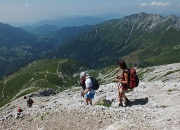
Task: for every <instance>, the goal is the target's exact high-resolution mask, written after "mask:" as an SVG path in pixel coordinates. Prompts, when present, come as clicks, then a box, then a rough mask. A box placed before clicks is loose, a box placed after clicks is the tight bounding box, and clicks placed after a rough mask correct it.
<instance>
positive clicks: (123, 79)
mask: <svg viewBox="0 0 180 130" xmlns="http://www.w3.org/2000/svg"><path fill="white" fill-rule="evenodd" d="M118 64H119V67H120V69H121V70H123V72H122V74H119V75H117V77H116V82H119V83H120V84H119V85H118V99H119V106H123V104H122V99H123V98H124V105H127V104H128V103H130V101H129V99H128V98H127V97H126V95H125V92H126V91H127V89H128V85H129V69H128V67H127V65H126V63H125V62H124V61H123V60H119V61H118Z"/></svg>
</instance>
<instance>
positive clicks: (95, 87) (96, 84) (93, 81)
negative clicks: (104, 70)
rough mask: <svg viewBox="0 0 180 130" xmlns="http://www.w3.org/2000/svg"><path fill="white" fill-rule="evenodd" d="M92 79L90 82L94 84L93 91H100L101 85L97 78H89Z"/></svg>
mask: <svg viewBox="0 0 180 130" xmlns="http://www.w3.org/2000/svg"><path fill="white" fill-rule="evenodd" d="M89 78H90V80H91V82H92V87H91V89H93V90H98V88H99V83H98V81H97V80H96V79H95V78H93V77H89Z"/></svg>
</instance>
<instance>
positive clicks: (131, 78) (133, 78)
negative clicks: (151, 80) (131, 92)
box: [128, 68, 139, 89]
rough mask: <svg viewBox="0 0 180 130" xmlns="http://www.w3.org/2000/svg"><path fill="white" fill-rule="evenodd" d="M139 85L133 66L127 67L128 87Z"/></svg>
mask: <svg viewBox="0 0 180 130" xmlns="http://www.w3.org/2000/svg"><path fill="white" fill-rule="evenodd" d="M138 85H139V77H138V74H137V72H136V69H135V68H131V69H129V87H128V88H129V89H133V88H135V87H137V86H138Z"/></svg>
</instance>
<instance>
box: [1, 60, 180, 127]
mask: <svg viewBox="0 0 180 130" xmlns="http://www.w3.org/2000/svg"><path fill="white" fill-rule="evenodd" d="M138 72H139V74H140V76H141V79H142V80H141V82H140V84H139V86H138V87H137V88H135V89H134V90H133V91H129V92H128V93H127V96H128V97H129V99H130V100H131V103H130V104H129V105H128V106H126V107H118V101H117V84H116V83H113V82H112V83H109V84H105V85H101V86H100V88H99V90H98V91H97V93H96V96H95V99H93V106H85V105H84V103H83V101H82V98H81V97H80V91H81V88H78V87H76V88H73V89H69V90H65V91H63V92H61V93H59V94H58V95H56V96H50V97H32V98H33V100H34V101H35V103H34V105H33V107H32V108H27V107H26V103H25V100H24V99H23V97H21V98H19V99H17V100H15V101H13V102H11V104H10V105H9V106H6V107H4V108H1V112H0V119H1V120H0V122H1V126H0V129H2V130H6V129H12V130H17V129H19V130H32V129H37V130H59V129H61V130H67V129H72V130H84V129H87V130H88V129H89V130H90V129H93V130H99V129H101V130H129V129H132V130H160V129H164V130H166V129H173V130H178V129H180V103H179V98H180V78H179V74H180V63H176V64H169V65H163V66H154V67H149V68H145V69H138ZM107 103H110V104H111V105H110V107H106V106H105V104H107ZM100 104H102V105H100ZM19 106H21V107H22V109H23V112H22V115H21V116H19V117H17V116H15V115H16V112H17V109H18V107H19ZM15 117H16V118H15Z"/></svg>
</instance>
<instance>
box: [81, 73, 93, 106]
mask: <svg viewBox="0 0 180 130" xmlns="http://www.w3.org/2000/svg"><path fill="white" fill-rule="evenodd" d="M80 80H83V81H85V89H83V91H82V93H81V96H83V97H84V98H85V103H86V105H89V104H90V105H92V99H93V98H94V95H95V90H93V89H92V84H93V83H92V81H91V79H90V76H88V74H87V73H86V72H81V73H80Z"/></svg>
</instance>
